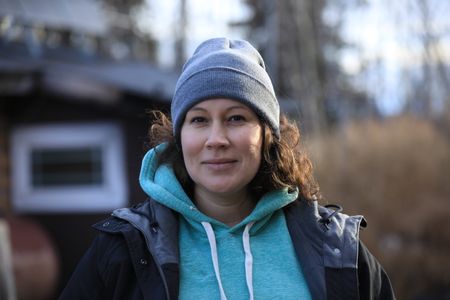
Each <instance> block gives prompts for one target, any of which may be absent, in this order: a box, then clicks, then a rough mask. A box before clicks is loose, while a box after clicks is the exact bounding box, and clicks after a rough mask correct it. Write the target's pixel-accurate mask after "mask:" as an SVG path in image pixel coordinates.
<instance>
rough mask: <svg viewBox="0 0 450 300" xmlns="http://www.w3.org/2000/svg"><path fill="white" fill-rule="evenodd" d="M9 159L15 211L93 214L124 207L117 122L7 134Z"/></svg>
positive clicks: (32, 128) (23, 129)
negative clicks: (10, 161)
mask: <svg viewBox="0 0 450 300" xmlns="http://www.w3.org/2000/svg"><path fill="white" fill-rule="evenodd" d="M11 158H12V166H11V169H12V196H13V207H14V208H15V209H16V210H17V211H23V212H27V211H31V212H39V211H42V212H51V211H54V212H64V211H83V212H98V211H109V210H111V209H114V208H117V207H121V206H125V205H126V204H127V203H126V197H127V195H126V194H127V190H126V176H125V171H124V152H123V137H122V133H121V130H120V127H119V126H118V125H117V124H112V123H95V124H51V125H34V126H22V127H18V128H15V129H14V130H13V131H12V142H11Z"/></svg>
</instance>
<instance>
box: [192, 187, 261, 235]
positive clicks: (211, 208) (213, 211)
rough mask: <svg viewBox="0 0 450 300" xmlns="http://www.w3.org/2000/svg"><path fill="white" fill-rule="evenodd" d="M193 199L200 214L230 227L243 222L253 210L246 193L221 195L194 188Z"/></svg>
mask: <svg viewBox="0 0 450 300" xmlns="http://www.w3.org/2000/svg"><path fill="white" fill-rule="evenodd" d="M194 198H195V203H196V205H197V208H198V209H199V210H200V211H201V212H203V213H204V214H205V215H207V216H209V217H211V218H213V219H216V220H218V221H220V222H222V223H224V224H226V225H228V226H230V227H232V226H234V225H236V224H238V223H240V222H241V221H242V220H244V219H245V218H246V217H247V216H248V215H249V214H250V213H251V212H252V210H253V209H254V208H255V202H254V201H253V199H252V198H251V197H250V195H249V194H248V193H247V191H241V192H237V193H233V194H227V195H222V194H217V193H211V192H209V191H206V190H203V189H199V188H196V189H195V192H194Z"/></svg>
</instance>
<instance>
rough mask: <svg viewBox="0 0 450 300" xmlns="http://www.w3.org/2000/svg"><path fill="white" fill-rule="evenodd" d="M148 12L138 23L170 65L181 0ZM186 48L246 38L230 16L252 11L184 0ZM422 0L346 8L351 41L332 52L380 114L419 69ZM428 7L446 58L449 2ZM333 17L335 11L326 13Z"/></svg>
mask: <svg viewBox="0 0 450 300" xmlns="http://www.w3.org/2000/svg"><path fill="white" fill-rule="evenodd" d="M147 1H148V4H149V9H148V11H145V10H144V11H142V12H141V15H140V19H141V22H140V23H141V24H142V27H143V28H145V29H146V30H148V29H149V28H151V29H150V31H151V33H152V35H153V36H154V37H155V38H156V39H157V40H158V42H159V45H160V48H159V50H158V58H159V61H160V63H161V65H162V66H163V67H168V68H170V67H173V63H174V59H173V58H174V53H173V42H174V36H175V34H176V32H175V28H176V25H177V24H176V20H177V15H178V5H179V2H180V1H179V0H165V1H154V0H147ZM186 1H187V5H188V7H187V11H188V16H187V18H188V25H187V28H186V32H187V33H188V35H187V49H186V52H187V53H186V54H187V56H190V55H191V54H192V52H193V51H194V49H195V47H196V46H197V45H198V44H199V43H200V42H201V41H203V40H205V39H208V38H211V37H216V36H227V37H230V38H244V37H245V36H244V33H243V32H241V31H239V30H236V29H231V28H230V27H229V26H228V23H229V22H230V21H236V20H242V19H245V18H246V17H248V15H249V14H250V11H249V10H248V8H246V6H245V5H243V4H242V1H240V0H227V1H219V0H209V1H208V0H186ZM420 1H421V0H396V1H390V0H365V1H361V2H364V3H366V5H360V6H357V7H353V6H351V8H349V9H347V10H346V11H345V12H344V13H345V15H344V22H343V24H342V29H341V30H342V36H343V38H344V40H345V41H346V42H347V43H348V44H349V45H350V47H347V48H346V49H344V50H342V51H341V52H340V54H339V55H338V56H337V57H336V59H337V60H338V61H339V63H340V65H341V66H342V68H343V70H344V71H345V72H347V73H348V74H349V76H350V77H351V78H352V80H353V83H354V84H355V85H356V86H359V87H361V88H362V89H364V90H366V91H367V92H368V93H369V94H371V95H372V96H373V97H374V99H376V103H377V105H378V107H379V109H380V111H381V112H382V113H384V114H385V115H393V114H396V113H398V112H400V111H401V109H402V107H403V105H404V99H405V98H404V94H403V93H404V88H405V86H404V85H405V81H404V80H403V79H404V74H405V72H407V71H408V70H411V69H413V68H419V63H420V62H421V61H422V58H423V56H422V55H423V51H422V50H423V48H422V47H421V43H418V41H420V39H421V37H422V36H423V35H422V33H423V30H422V29H423V24H422V23H421V22H420V14H419V10H418V6H417V3H419V2H420ZM423 2H424V3H426V4H427V5H428V7H429V8H430V11H429V14H430V17H431V19H432V20H433V22H432V24H430V26H431V28H432V32H435V33H436V34H439V35H440V36H441V37H442V36H443V37H444V38H441V44H440V45H439V49H440V53H441V56H442V57H443V58H444V59H445V60H446V61H447V62H449V63H450V15H449V14H450V1H442V0H423ZM326 17H327V18H329V20H330V21H331V22H332V21H333V12H332V11H331V12H330V13H328V14H326Z"/></svg>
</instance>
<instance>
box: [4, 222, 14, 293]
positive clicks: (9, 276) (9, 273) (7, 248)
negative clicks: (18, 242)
mask: <svg viewBox="0 0 450 300" xmlns="http://www.w3.org/2000/svg"><path fill="white" fill-rule="evenodd" d="M16 298H17V297H16V290H15V286H14V275H13V269H12V256H11V243H10V239H9V230H8V224H7V223H6V221H5V220H4V219H2V218H0V299H2V300H3V299H5V300H15V299H16Z"/></svg>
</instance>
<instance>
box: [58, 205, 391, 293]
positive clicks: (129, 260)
mask: <svg viewBox="0 0 450 300" xmlns="http://www.w3.org/2000/svg"><path fill="white" fill-rule="evenodd" d="M284 211H285V216H286V222H287V225H288V229H289V232H290V235H291V238H292V241H293V244H294V247H295V251H296V253H297V256H298V258H299V261H300V262H301V266H302V269H303V273H304V275H305V278H306V281H307V283H308V287H309V289H310V292H311V295H312V297H313V299H346V300H351V299H395V296H394V293H393V290H392V287H391V284H390V281H389V278H388V277H387V275H386V273H385V272H384V270H383V269H382V267H381V266H380V264H379V263H378V262H377V260H376V259H375V258H374V257H373V256H372V255H371V254H370V252H369V251H368V250H367V248H366V247H365V246H364V245H363V244H362V243H361V242H360V241H359V229H360V226H365V221H364V219H363V218H362V217H361V216H354V217H349V216H347V215H345V214H341V213H338V212H336V211H335V210H331V209H327V208H324V207H320V206H318V205H317V203H316V202H313V203H307V202H305V201H300V200H298V201H295V202H294V204H291V205H289V206H287V207H286V208H285V209H284ZM94 227H95V228H96V229H98V230H99V231H100V232H101V233H100V234H99V236H98V237H97V238H96V239H95V240H94V242H93V243H92V245H91V247H90V248H89V249H88V251H87V252H86V253H85V255H84V256H83V258H82V259H81V261H80V263H79V265H78V266H77V268H76V270H75V272H74V274H73V275H72V278H71V279H70V281H69V283H68V284H67V286H66V288H65V289H64V291H63V293H62V295H61V297H60V299H63V300H65V299H177V298H178V284H179V281H178V280H179V278H178V243H177V238H178V232H177V229H178V216H177V215H176V213H174V212H173V211H171V210H170V209H168V208H166V207H165V206H162V205H160V204H158V203H157V202H155V201H153V200H151V199H150V200H148V201H145V202H144V203H142V204H140V205H139V206H137V207H134V208H131V209H120V210H117V211H115V212H114V213H113V216H111V217H110V218H108V219H107V220H105V221H102V222H100V223H97V224H96V225H94Z"/></svg>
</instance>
